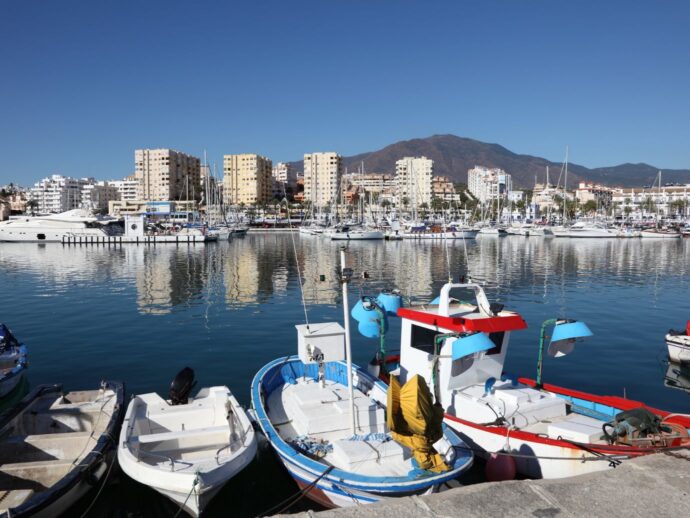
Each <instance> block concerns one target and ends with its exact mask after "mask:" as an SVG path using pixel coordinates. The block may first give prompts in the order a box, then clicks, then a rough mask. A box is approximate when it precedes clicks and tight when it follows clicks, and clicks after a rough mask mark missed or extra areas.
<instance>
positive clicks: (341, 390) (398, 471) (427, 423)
mask: <svg viewBox="0 0 690 518" xmlns="http://www.w3.org/2000/svg"><path fill="white" fill-rule="evenodd" d="M340 275H341V282H342V284H343V300H344V314H345V328H343V327H342V326H340V325H339V324H337V323H335V322H328V323H318V324H314V323H310V324H306V325H299V326H296V327H297V331H298V339H297V350H298V355H297V356H287V357H285V358H278V359H276V360H273V361H272V362H270V363H268V364H267V365H265V366H264V367H262V368H261V370H260V371H259V372H258V373H257V374H256V376H255V377H254V379H253V381H252V389H251V391H252V392H251V396H252V407H253V409H254V411H255V413H256V417H257V421H258V424H259V427H260V428H261V430H262V431H263V433H264V435H265V436H266V439H267V440H268V442H269V443H270V444H271V446H272V447H273V449H274V450H275V452H276V454H277V455H278V457H279V458H280V460H281V462H282V463H283V465H284V466H285V467H286V469H287V470H288V472H289V473H290V475H291V476H292V477H293V478H294V479H295V481H296V482H297V484H298V485H299V486H300V488H301V490H302V492H303V496H306V497H307V498H310V499H312V500H314V501H317V502H319V503H320V504H322V505H324V506H326V507H346V506H355V505H359V504H368V503H372V502H377V501H380V500H384V499H387V498H391V497H398V496H405V495H414V494H425V493H429V492H433V491H435V490H437V488H438V486H439V485H440V484H443V483H445V482H448V481H449V480H452V479H454V478H456V477H457V476H459V475H460V474H461V473H462V472H463V471H464V470H466V469H468V468H469V467H470V466H471V464H472V460H473V455H472V453H471V452H470V451H469V449H468V448H467V445H465V444H464V443H463V442H462V441H461V440H460V439H459V438H458V437H457V435H456V434H455V433H454V432H453V431H452V430H450V428H449V427H445V426H443V425H442V418H443V416H442V410H441V409H440V408H439V407H437V406H435V405H433V404H432V400H431V397H432V396H431V393H430V391H429V389H428V388H427V385H426V382H425V381H424V380H422V379H421V378H416V379H414V380H409V381H410V384H408V385H405V386H404V387H402V389H400V391H399V392H398V391H397V390H387V387H386V385H385V384H384V383H383V382H381V381H380V380H377V379H376V378H375V377H374V376H372V375H371V374H370V373H368V372H367V371H366V370H364V369H361V368H359V367H357V366H356V365H353V364H352V360H351V355H350V336H349V311H348V303H347V300H348V298H347V284H348V282H349V279H350V278H351V276H352V271H351V270H349V269H347V268H346V267H345V257H344V251H342V252H341V270H340ZM343 360H345V361H343ZM397 388H398V389H399V387H397ZM403 391H406V392H405V395H403ZM398 394H399V395H398ZM410 414H414V415H415V416H419V417H418V420H416V421H415V423H416V424H413V423H412V422H411V421H412V419H411V418H410Z"/></svg>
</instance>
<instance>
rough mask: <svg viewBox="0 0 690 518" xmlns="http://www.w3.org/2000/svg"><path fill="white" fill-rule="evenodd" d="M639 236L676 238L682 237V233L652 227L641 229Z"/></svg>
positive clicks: (646, 237)
mask: <svg viewBox="0 0 690 518" xmlns="http://www.w3.org/2000/svg"><path fill="white" fill-rule="evenodd" d="M640 237H642V238H645V239H677V238H679V237H682V234H681V233H680V232H677V231H675V230H670V229H662V228H653V229H645V230H642V231H641V232H640Z"/></svg>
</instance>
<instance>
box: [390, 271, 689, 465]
mask: <svg viewBox="0 0 690 518" xmlns="http://www.w3.org/2000/svg"><path fill="white" fill-rule="evenodd" d="M451 289H463V290H464V291H465V293H467V292H469V293H470V294H473V295H474V302H458V301H456V300H455V299H451V297H450V290H451ZM462 299H463V300H468V299H469V300H471V298H470V297H468V296H467V295H465V294H464V296H463V297H462ZM435 302H436V301H435ZM398 315H399V316H400V317H402V319H403V322H402V330H401V342H400V368H399V371H398V372H397V373H399V374H400V378H401V381H405V379H406V378H408V377H410V376H414V375H420V376H423V377H424V378H425V379H426V380H427V381H428V382H429V383H431V384H433V386H434V389H435V390H437V391H438V393H439V397H440V401H441V404H442V406H443V408H444V409H445V419H446V423H447V424H448V425H449V426H451V427H452V428H453V429H455V430H456V431H458V432H459V433H460V436H461V438H462V439H463V440H465V441H466V442H467V443H468V444H471V445H472V446H473V447H474V448H476V449H477V450H479V451H482V452H484V455H485V456H487V457H488V456H489V455H492V454H495V455H499V456H501V455H502V456H506V457H511V458H512V457H514V463H515V466H516V468H517V470H518V471H519V472H521V473H522V474H524V475H526V476H530V477H544V478H561V477H568V476H574V475H579V474H584V473H589V472H593V471H599V470H604V469H608V468H609V467H611V466H614V465H616V464H618V463H620V462H621V461H622V460H624V459H627V458H631V457H635V456H639V455H645V454H649V453H653V452H658V451H666V450H669V449H672V448H676V447H680V446H690V436H689V434H688V429H689V428H690V416H686V415H682V414H674V413H671V412H667V411H663V410H658V409H655V408H652V407H649V406H646V405H644V404H643V403H641V402H637V401H633V400H629V399H625V398H621V397H617V396H597V395H593V394H588V393H586V392H584V391H582V390H572V389H566V388H561V387H557V386H553V385H548V384H544V383H542V376H541V370H542V362H543V358H544V356H545V355H546V354H548V355H549V356H556V357H558V356H563V355H565V354H567V353H569V352H571V351H572V350H573V346H574V343H575V340H576V339H578V338H582V337H584V336H588V335H589V334H591V332H589V330H588V328H586V326H584V325H582V323H581V322H575V321H567V320H556V319H553V320H549V321H546V322H545V323H544V325H543V326H542V333H541V342H540V347H539V355H538V362H537V365H538V367H537V379H536V381H532V380H530V379H527V378H518V377H516V376H511V375H507V374H506V373H504V372H503V365H504V362H505V358H506V353H507V350H508V343H509V338H510V333H511V332H512V331H516V330H520V329H524V328H525V327H526V324H525V322H524V321H523V320H522V318H521V317H520V316H519V315H518V314H517V313H514V312H510V311H505V310H504V309H503V307H502V306H500V305H495V304H490V303H489V301H488V299H487V298H486V295H485V293H484V291H483V289H482V288H481V286H479V285H477V284H473V283H466V284H446V285H445V286H444V287H443V289H442V290H441V296H440V299H439V300H438V303H437V304H434V303H432V304H431V305H425V306H419V307H414V308H401V309H399V310H398ZM550 326H553V334H552V338H551V343H550V344H548V350H547V351H544V348H545V346H546V345H547V344H546V341H545V336H546V335H545V333H546V330H547V329H548V328H549V327H550ZM478 333H479V334H482V335H484V336H485V337H486V338H487V339H488V341H484V343H483V344H482V343H480V340H479V339H478V338H476V336H477V334H478ZM465 342H467V344H468V345H466V346H465V345H464V343H465ZM473 342H474V344H473ZM393 373H394V374H395V373H396V371H394V372H393Z"/></svg>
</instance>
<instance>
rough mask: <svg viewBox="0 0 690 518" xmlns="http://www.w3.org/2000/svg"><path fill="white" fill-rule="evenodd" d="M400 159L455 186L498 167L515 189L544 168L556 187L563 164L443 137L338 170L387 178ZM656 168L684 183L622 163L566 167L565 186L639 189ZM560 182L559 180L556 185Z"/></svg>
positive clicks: (398, 145)
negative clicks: (415, 161) (428, 165)
mask: <svg viewBox="0 0 690 518" xmlns="http://www.w3.org/2000/svg"><path fill="white" fill-rule="evenodd" d="M404 156H426V157H427V158H431V159H432V160H433V161H434V175H435V176H448V177H450V178H451V180H452V181H453V182H456V183H457V182H467V171H468V170H469V169H471V168H472V167H474V166H475V165H479V166H484V167H489V168H494V167H498V168H500V169H504V170H505V171H506V172H507V173H509V174H511V175H512V178H513V184H514V185H515V186H516V187H519V188H529V187H531V186H533V185H534V183H535V177H536V178H537V180H538V182H540V183H543V182H544V180H545V176H546V167H547V166H548V167H549V169H550V171H551V173H550V178H549V179H550V181H551V183H556V181H557V180H558V178H559V174H560V173H561V169H562V165H563V164H561V163H558V162H552V161H550V160H547V159H545V158H542V157H538V156H533V155H525V154H519V153H515V152H513V151H511V150H509V149H507V148H506V147H504V146H502V145H500V144H497V143H488V142H482V141H480V140H475V139H471V138H467V137H459V136H457V135H450V134H445V135H432V136H430V137H426V138H414V139H409V140H401V141H399V142H395V143H393V144H389V145H387V146H384V147H383V148H381V149H378V150H375V151H368V152H365V153H359V154H357V155H352V156H348V157H343V166H344V167H346V168H348V170H357V169H359V167H360V165H361V164H363V165H364V171H367V172H377V173H391V174H392V173H394V172H395V162H396V160H399V159H400V158H402V157H404ZM290 163H291V164H292V165H294V166H295V167H297V168H298V170H300V171H301V170H303V169H302V168H303V162H302V161H296V162H290ZM659 170H661V171H662V175H663V179H664V180H665V181H666V182H675V183H690V169H660V168H657V167H654V166H653V165H650V164H647V163H644V162H641V163H637V164H633V163H629V162H626V163H623V164H618V165H614V166H607V167H597V168H588V167H585V166H582V165H579V164H574V163H569V164H568V185H570V186H574V185H575V184H576V182H580V181H588V182H595V183H601V184H604V185H609V186H618V187H642V186H645V185H651V184H652V183H653V182H654V179H655V178H656V175H657V173H658V171H659ZM562 182H563V179H561V185H562Z"/></svg>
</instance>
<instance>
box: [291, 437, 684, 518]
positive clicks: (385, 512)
mask: <svg viewBox="0 0 690 518" xmlns="http://www.w3.org/2000/svg"><path fill="white" fill-rule="evenodd" d="M689 515H690V449H685V450H680V451H677V452H674V453H673V454H672V455H668V454H656V455H649V456H646V457H641V458H638V459H633V460H628V461H624V462H623V464H622V465H621V466H619V467H617V468H615V469H611V470H608V471H603V472H598V473H592V474H589V475H582V476H579V477H573V478H569V479H558V480H514V481H510V482H491V483H484V484H477V485H471V486H464V487H458V488H455V489H450V490H448V491H442V492H441V493H438V494H434V495H428V496H422V497H416V496H413V497H406V498H400V499H395V500H390V501H386V502H381V503H378V504H374V505H369V506H359V507H350V508H343V509H334V510H331V511H323V512H319V513H314V512H311V511H308V512H305V513H300V514H297V515H290V516H293V517H295V516H298V517H301V518H305V517H307V516H309V517H311V516H318V517H319V518H322V517H323V518H331V517H332V518H344V517H353V518H360V517H361V518H364V517H366V518H371V517H388V516H392V517H395V518H406V517H434V518H440V517H462V518H468V517H474V516H477V517H491V518H496V517H500V516H511V517H512V516H518V517H521V516H529V517H556V516H557V517H558V518H561V517H571V516H572V517H575V516H577V517H580V516H597V517H598V516H601V517H606V518H612V517H619V516H625V517H626V518H632V517H640V518H642V517H644V518H649V517H650V516H655V517H659V516H664V517H665V516H674V517H676V516H689Z"/></svg>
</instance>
